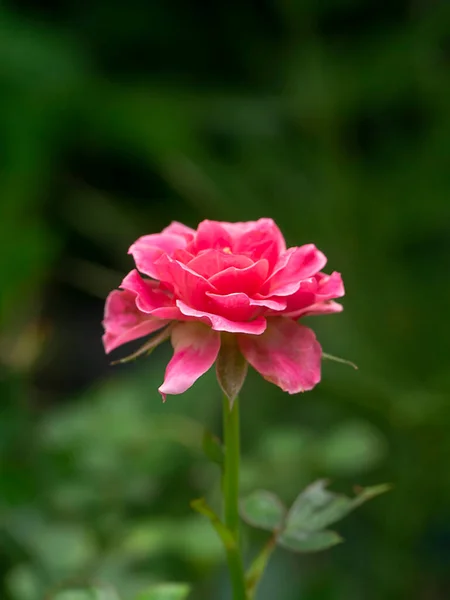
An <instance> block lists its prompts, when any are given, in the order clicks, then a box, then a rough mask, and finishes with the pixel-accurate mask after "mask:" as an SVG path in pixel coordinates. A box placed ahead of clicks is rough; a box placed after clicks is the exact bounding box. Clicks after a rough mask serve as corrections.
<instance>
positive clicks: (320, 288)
mask: <svg viewBox="0 0 450 600" xmlns="http://www.w3.org/2000/svg"><path fill="white" fill-rule="evenodd" d="M344 294H345V290H344V284H343V282H342V277H341V275H340V273H336V272H334V273H332V274H331V275H325V273H318V274H317V275H316V276H315V277H312V278H311V279H308V280H305V281H302V282H301V285H300V288H299V290H298V291H297V292H296V293H295V294H293V295H292V296H289V297H288V298H287V306H286V310H285V315H287V316H290V317H295V318H298V317H300V316H302V315H305V314H323V313H331V312H340V311H341V310H342V306H341V305H340V304H337V303H336V302H330V300H334V298H340V297H341V296H344ZM321 306H322V307H323V308H320V307H321Z"/></svg>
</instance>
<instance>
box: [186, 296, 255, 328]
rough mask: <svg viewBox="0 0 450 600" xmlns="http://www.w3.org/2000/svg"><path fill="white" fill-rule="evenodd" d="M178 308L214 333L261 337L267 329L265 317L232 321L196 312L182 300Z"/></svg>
mask: <svg viewBox="0 0 450 600" xmlns="http://www.w3.org/2000/svg"><path fill="white" fill-rule="evenodd" d="M177 306H178V308H179V309H180V311H181V312H182V313H183V315H185V316H186V317H194V318H196V319H198V320H199V321H201V322H202V323H207V324H208V325H210V326H211V328H212V329H214V331H228V332H230V333H251V334H253V335H260V334H261V333H263V331H265V329H266V320H265V319H264V317H257V318H256V319H254V320H253V321H247V322H245V321H232V320H231V319H227V318H225V317H221V316H219V315H215V314H212V313H210V312H206V311H202V310H195V308H192V307H191V306H188V305H187V304H185V303H184V302H182V301H181V300H177Z"/></svg>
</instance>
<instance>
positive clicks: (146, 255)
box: [128, 225, 187, 279]
mask: <svg viewBox="0 0 450 600" xmlns="http://www.w3.org/2000/svg"><path fill="white" fill-rule="evenodd" d="M169 227H170V225H169ZM186 244H187V240H186V237H185V236H184V235H179V234H175V233H155V234H152V235H144V236H143V237H140V238H139V239H138V240H137V241H136V242H134V244H133V245H132V246H131V247H130V249H129V250H128V254H131V255H132V256H133V258H134V262H135V263H136V266H137V268H138V269H139V271H141V273H144V274H145V275H148V276H149V277H153V279H158V277H157V272H156V270H155V262H156V261H157V260H158V258H159V257H160V256H162V255H163V254H169V255H172V254H173V253H174V252H175V251H176V250H178V249H183V248H185V247H186Z"/></svg>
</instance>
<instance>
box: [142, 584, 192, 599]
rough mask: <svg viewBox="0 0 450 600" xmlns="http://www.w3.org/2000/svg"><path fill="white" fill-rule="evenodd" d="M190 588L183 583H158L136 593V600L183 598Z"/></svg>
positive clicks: (186, 595)
mask: <svg viewBox="0 0 450 600" xmlns="http://www.w3.org/2000/svg"><path fill="white" fill-rule="evenodd" d="M190 589H191V588H190V586H189V585H187V584H185V583H160V584H159V585H155V586H152V587H151V588H149V589H148V590H145V591H144V592H141V593H140V594H138V596H137V597H136V600H185V598H187V597H188V595H189V592H190Z"/></svg>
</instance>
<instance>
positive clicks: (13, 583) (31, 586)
mask: <svg viewBox="0 0 450 600" xmlns="http://www.w3.org/2000/svg"><path fill="white" fill-rule="evenodd" d="M7 588H8V590H9V591H10V593H11V595H12V597H13V598H14V599H15V600H41V598H42V596H43V594H44V584H43V581H42V577H41V576H40V574H39V572H38V569H36V568H35V567H34V566H31V565H26V564H22V565H18V566H17V567H15V568H14V569H13V570H12V571H10V572H9V573H8V576H7Z"/></svg>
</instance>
